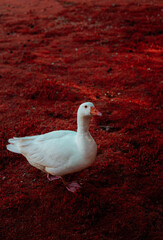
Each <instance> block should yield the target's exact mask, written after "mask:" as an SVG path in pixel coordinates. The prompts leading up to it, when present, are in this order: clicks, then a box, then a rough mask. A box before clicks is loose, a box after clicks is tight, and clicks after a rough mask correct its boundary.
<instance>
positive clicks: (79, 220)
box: [0, 0, 163, 240]
mask: <svg viewBox="0 0 163 240" xmlns="http://www.w3.org/2000/svg"><path fill="white" fill-rule="evenodd" d="M112 2H113V1H110V0H109V1H107V0H102V1H97V0H96V1H90V0H89V1H81V0H80V1H79V0H72V1H67V0H64V1H62V0H60V1H57V0H48V1H43V0H42V1H41V0H39V1H38V0H33V1H26V0H22V1H18V0H12V1H11V0H10V1H9V0H1V1H0V22H1V28H0V61H1V62H0V97H1V102H0V112H1V115H0V122H1V133H0V136H1V140H2V142H1V145H0V147H1V149H0V151H1V171H0V182H1V188H2V189H1V201H0V205H1V211H0V213H1V219H0V222H1V227H2V228H1V239H3V240H11V239H14V240H19V239H22V240H29V239H34V240H36V239H40V240H44V239H47V240H53V239H54V240H58V239H61V240H62V239H79V240H80V239H84V240H88V239H92V240H96V239H97V240H99V239H100V240H105V239H109V240H115V239H117V240H120V239H124V240H133V239H134V240H135V239H137V240H143V239H147V240H150V239H154V240H156V239H157V240H159V239H161V228H162V224H161V223H162V222H161V213H162V208H161V182H160V172H161V167H160V164H161V163H160V160H161V139H162V135H161V128H162V124H161V117H162V115H161V114H162V112H161V94H162V78H161V77H162V76H161V70H162V59H161V58H162V48H161V47H162V46H161V41H162V40H163V39H162V33H163V31H162V30H163V28H162V26H163V20H162V13H163V6H161V1H159V0H158V1H154V0H151V1H150V0H147V1H145V0H144V1H131V0H130V1H127V0H123V1H114V4H113V3H112ZM85 101H92V102H93V103H94V104H95V105H96V106H97V108H98V109H99V110H100V111H101V112H102V113H103V117H101V118H94V119H92V121H91V126H90V131H91V133H92V135H93V137H94V138H95V140H96V142H97V144H98V155H97V159H96V162H95V163H94V164H93V166H92V167H90V168H89V169H86V170H84V171H82V172H81V173H77V174H72V175H71V176H67V179H68V180H72V179H77V180H78V181H79V182H80V183H81V184H82V186H83V187H82V189H81V190H80V191H79V192H78V193H75V194H72V193H70V192H68V191H67V190H66V188H65V187H64V186H63V184H62V183H61V181H56V182H48V180H47V178H46V175H45V174H44V173H42V172H40V171H39V170H37V169H35V168H33V167H31V166H30V165H29V164H28V162H27V161H26V160H25V158H23V157H22V156H21V155H18V154H14V153H11V152H8V151H7V150H6V147H5V146H6V144H7V139H8V138H10V137H13V136H26V135H35V134H41V133H45V132H49V131H53V130H55V129H57V130H59V129H72V130H75V129H76V111H77V108H78V106H79V105H80V103H82V102H85Z"/></svg>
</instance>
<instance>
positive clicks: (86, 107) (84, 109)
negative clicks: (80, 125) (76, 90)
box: [78, 102, 102, 117]
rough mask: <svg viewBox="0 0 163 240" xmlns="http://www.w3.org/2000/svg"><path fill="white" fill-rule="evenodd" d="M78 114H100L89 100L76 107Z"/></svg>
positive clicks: (82, 115) (84, 115)
mask: <svg viewBox="0 0 163 240" xmlns="http://www.w3.org/2000/svg"><path fill="white" fill-rule="evenodd" d="M78 115H80V116H81V117H91V116H102V113H100V112H99V111H98V110H97V109H96V108H95V106H94V104H93V103H91V102H85V103H82V104H81V105H80V107H79V109H78Z"/></svg>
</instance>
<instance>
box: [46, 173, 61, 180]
mask: <svg viewBox="0 0 163 240" xmlns="http://www.w3.org/2000/svg"><path fill="white" fill-rule="evenodd" d="M47 179H48V180H49V181H54V180H57V179H61V176H53V175H51V174H49V173H48V174H47Z"/></svg>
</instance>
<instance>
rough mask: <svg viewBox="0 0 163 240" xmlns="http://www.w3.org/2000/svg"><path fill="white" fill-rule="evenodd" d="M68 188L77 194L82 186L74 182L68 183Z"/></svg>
mask: <svg viewBox="0 0 163 240" xmlns="http://www.w3.org/2000/svg"><path fill="white" fill-rule="evenodd" d="M66 188H67V190H68V191H70V192H76V191H77V190H78V189H80V188H81V186H80V185H79V184H78V183H77V182H72V183H68V184H67V185H66Z"/></svg>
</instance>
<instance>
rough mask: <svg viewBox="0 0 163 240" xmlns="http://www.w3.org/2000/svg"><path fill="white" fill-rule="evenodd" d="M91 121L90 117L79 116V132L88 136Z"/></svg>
mask: <svg viewBox="0 0 163 240" xmlns="http://www.w3.org/2000/svg"><path fill="white" fill-rule="evenodd" d="M89 120H90V117H85V116H84V117H83V116H80V115H79V116H78V118H77V125H78V129H77V132H78V133H80V134H86V133H88V132H89Z"/></svg>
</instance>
